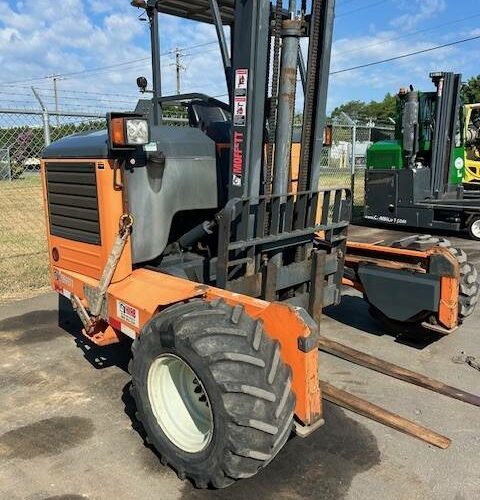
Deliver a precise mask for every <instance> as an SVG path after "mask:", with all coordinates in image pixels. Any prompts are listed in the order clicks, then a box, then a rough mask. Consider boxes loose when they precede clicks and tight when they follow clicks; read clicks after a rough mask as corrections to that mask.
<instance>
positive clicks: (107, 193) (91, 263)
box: [41, 159, 132, 282]
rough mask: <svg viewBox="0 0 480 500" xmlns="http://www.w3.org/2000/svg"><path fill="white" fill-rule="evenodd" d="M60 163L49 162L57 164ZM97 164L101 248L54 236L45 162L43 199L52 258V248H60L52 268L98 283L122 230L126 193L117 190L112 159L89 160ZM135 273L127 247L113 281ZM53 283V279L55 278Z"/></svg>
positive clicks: (77, 161)
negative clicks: (49, 216) (48, 200)
mask: <svg viewBox="0 0 480 500" xmlns="http://www.w3.org/2000/svg"><path fill="white" fill-rule="evenodd" d="M55 161H56V160H54V159H53V160H48V161H46V162H47V163H48V162H52V163H53V162H55ZM61 161H62V163H79V161H81V160H63V159H62V160H61ZM88 161H89V162H92V163H95V165H96V176H97V197H98V207H99V218H100V234H101V245H91V244H88V243H81V242H77V241H73V240H68V239H65V238H60V237H58V236H52V235H50V231H49V227H50V221H49V218H48V207H47V190H46V176H45V175H44V174H45V170H44V169H45V161H42V165H41V169H42V179H43V180H42V182H43V199H44V206H45V217H46V227H47V237H48V248H49V254H50V258H51V255H52V249H53V248H57V250H58V252H59V256H60V259H59V260H58V262H53V261H51V264H52V266H55V267H58V268H60V269H64V270H66V271H73V272H74V273H79V274H82V275H85V276H88V277H90V278H94V279H96V280H99V279H100V276H101V274H102V271H103V268H104V267H105V264H106V262H107V260H108V256H109V254H110V252H111V249H112V247H113V243H114V241H115V238H116V235H117V233H118V230H119V220H120V217H121V216H122V214H123V200H122V191H121V190H114V189H113V184H114V170H113V162H111V161H109V160H88ZM131 271H132V258H131V249H130V245H129V244H127V245H126V247H125V250H124V252H123V254H122V258H121V259H120V262H119V264H118V266H117V270H116V272H115V275H114V277H113V282H117V281H120V280H122V279H124V278H125V277H127V276H128V275H129V274H130V273H131ZM52 282H53V276H52Z"/></svg>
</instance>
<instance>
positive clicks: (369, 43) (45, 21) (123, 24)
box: [0, 0, 480, 111]
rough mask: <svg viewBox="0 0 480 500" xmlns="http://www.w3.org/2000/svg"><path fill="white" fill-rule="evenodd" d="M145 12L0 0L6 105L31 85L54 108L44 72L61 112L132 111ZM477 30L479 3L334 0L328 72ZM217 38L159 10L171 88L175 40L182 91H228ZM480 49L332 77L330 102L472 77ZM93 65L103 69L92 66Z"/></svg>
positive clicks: (75, 1)
mask: <svg viewBox="0 0 480 500" xmlns="http://www.w3.org/2000/svg"><path fill="white" fill-rule="evenodd" d="M140 14H141V12H140V11H138V10H137V9H134V8H132V7H131V6H130V2H129V0H83V1H82V0H62V1H53V0H0V64H1V68H2V72H1V75H0V84H1V85H0V107H25V106H26V107H31V106H32V105H33V103H34V101H33V100H32V94H31V90H30V85H34V86H35V87H36V88H37V89H38V90H39V92H40V94H41V95H42V97H43V99H44V101H45V102H46V104H47V106H48V107H50V108H52V107H53V106H54V100H53V81H52V79H51V78H45V77H47V76H49V75H54V74H57V75H60V76H59V78H58V82H57V83H58V88H59V97H60V107H61V109H70V110H75V111H82V110H84V111H94V110H97V109H98V110H102V111H103V110H106V109H129V108H131V107H132V104H133V103H134V102H135V99H136V95H137V94H136V86H135V78H136V77H137V76H138V75H140V74H145V75H146V76H147V77H149V76H150V71H149V66H150V65H149V62H148V57H149V46H148V42H149V38H148V27H147V24H146V23H145V22H142V21H140V20H139V19H138V17H139V15H140ZM475 35H480V2H478V0H456V1H455V0H337V17H336V21H335V33H334V47H333V54H332V70H333V71H335V70H341V69H344V68H349V67H352V66H356V65H359V64H364V63H369V62H373V61H378V60H381V59H385V58H389V57H394V56H398V55H401V54H405V53H408V52H413V51H417V50H423V49H426V48H429V47H432V46H436V45H440V44H445V43H449V42H452V41H455V40H458V39H463V38H468V37H471V36H475ZM214 41H215V33H214V30H213V27H211V26H208V25H201V24H197V23H192V22H189V21H185V20H181V19H178V18H170V17H168V16H162V19H161V43H162V52H167V53H168V54H167V55H166V56H165V57H164V58H163V73H164V89H165V91H166V92H169V93H173V92H174V90H175V67H174V65H173V63H174V55H173V54H172V53H171V51H172V50H173V49H174V48H175V47H179V48H180V49H182V52H181V53H182V55H183V57H182V64H183V65H184V66H185V70H184V71H182V75H181V79H182V90H183V91H194V90H198V91H201V92H204V93H207V94H210V95H215V96H216V95H222V94H225V92H226V90H225V85H224V80H223V73H222V69H221V62H220V56H219V53H218V49H217V47H216V45H215V44H214V43H212V44H209V42H214ZM207 44H208V45H207ZM199 45H200V47H198V46H199ZM479 53H480V40H474V41H471V42H467V43H465V44H462V45H456V46H453V47H447V48H444V49H441V50H437V51H434V52H430V53H427V54H423V55H419V56H415V57H411V58H406V59H402V60H400V61H395V62H392V63H387V64H382V65H378V66H373V67H369V68H365V69H361V70H356V71H350V72H345V73H341V74H338V75H335V76H332V78H331V81H330V89H329V104H328V107H329V109H330V110H331V109H332V108H333V107H335V106H337V105H338V104H341V103H342V102H345V101H347V100H356V99H361V100H371V99H377V100H378V99H382V98H383V96H384V95H385V94H386V93H387V92H392V93H393V92H395V91H396V90H397V89H398V88H399V87H400V86H406V85H408V84H410V83H413V84H414V85H415V86H416V87H419V88H424V89H428V88H430V83H429V80H428V73H429V72H430V71H438V70H449V71H450V70H453V71H458V72H462V73H463V75H464V79H467V78H469V77H470V76H473V75H477V74H480V68H479V67H478V62H477V61H478V55H479ZM119 63H122V65H121V66H115V67H108V66H112V65H115V64H119ZM123 63H124V64H123ZM105 66H107V68H105ZM96 68H102V69H99V70H94V71H91V70H92V69H96ZM5 82H6V83H9V82H16V83H9V84H6V83H5Z"/></svg>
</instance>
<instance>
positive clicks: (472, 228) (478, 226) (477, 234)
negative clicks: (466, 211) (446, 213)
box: [468, 217, 480, 241]
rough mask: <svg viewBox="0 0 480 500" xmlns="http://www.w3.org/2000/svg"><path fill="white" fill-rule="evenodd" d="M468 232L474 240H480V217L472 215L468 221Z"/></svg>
mask: <svg viewBox="0 0 480 500" xmlns="http://www.w3.org/2000/svg"><path fill="white" fill-rule="evenodd" d="M468 233H469V235H470V238H472V240H475V241H480V217H472V219H471V220H470V222H469V223H468Z"/></svg>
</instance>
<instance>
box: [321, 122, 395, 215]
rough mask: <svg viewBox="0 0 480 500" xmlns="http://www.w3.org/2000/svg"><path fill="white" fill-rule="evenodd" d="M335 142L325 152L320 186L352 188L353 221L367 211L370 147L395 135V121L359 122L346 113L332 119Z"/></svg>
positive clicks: (333, 139)
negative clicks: (387, 122)
mask: <svg viewBox="0 0 480 500" xmlns="http://www.w3.org/2000/svg"><path fill="white" fill-rule="evenodd" d="M330 124H331V126H332V144H331V146H330V147H325V148H324V151H323V155H322V169H321V173H320V187H321V188H328V187H348V188H350V189H351V190H352V193H353V220H355V219H356V218H358V217H360V216H361V215H362V213H363V205H364V195H365V193H364V184H365V182H364V181H365V170H366V167H367V149H368V148H369V146H370V145H372V144H373V143H374V142H377V141H379V140H383V139H390V138H393V134H394V130H395V126H394V125H393V124H377V123H374V122H367V123H358V122H357V121H355V120H352V119H351V118H350V117H349V116H347V115H346V114H342V115H341V116H339V117H336V118H334V119H333V120H331V123H330Z"/></svg>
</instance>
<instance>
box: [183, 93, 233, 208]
mask: <svg viewBox="0 0 480 500" xmlns="http://www.w3.org/2000/svg"><path fill="white" fill-rule="evenodd" d="M187 113H188V123H189V125H190V127H195V128H199V129H200V130H202V131H203V132H204V133H205V135H206V136H208V137H209V138H210V139H211V140H212V141H213V142H215V146H216V150H217V175H218V198H219V202H220V205H221V206H223V205H224V203H225V202H226V200H227V189H228V184H229V172H230V142H231V137H232V122H231V117H230V113H229V112H228V111H226V110H225V109H222V108H221V107H220V106H217V105H216V104H215V103H214V102H208V101H203V100H196V101H191V102H189V103H188V104H187Z"/></svg>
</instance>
